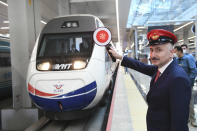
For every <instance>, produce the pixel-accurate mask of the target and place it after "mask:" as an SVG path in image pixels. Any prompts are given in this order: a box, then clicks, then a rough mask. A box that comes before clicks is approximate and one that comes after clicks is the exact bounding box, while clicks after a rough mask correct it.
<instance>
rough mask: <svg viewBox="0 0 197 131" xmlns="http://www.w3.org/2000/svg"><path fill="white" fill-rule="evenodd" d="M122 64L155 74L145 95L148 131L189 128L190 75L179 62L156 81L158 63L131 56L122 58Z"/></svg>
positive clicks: (167, 69)
mask: <svg viewBox="0 0 197 131" xmlns="http://www.w3.org/2000/svg"><path fill="white" fill-rule="evenodd" d="M121 65H123V66H126V67H130V68H132V69H134V70H137V71H139V72H141V73H143V74H146V75H149V76H151V77H152V80H151V82H150V90H149V92H148V94H147V98H146V99H147V103H148V111H147V115H146V123H147V130H148V131H189V129H188V126H187V123H188V117H189V103H190V97H191V88H190V86H189V78H188V76H187V74H186V73H185V71H184V70H183V69H182V68H181V67H180V66H179V65H178V64H177V63H176V61H172V62H171V63H170V65H169V66H168V67H167V68H166V69H165V71H164V72H163V73H162V74H161V76H160V77H159V78H158V80H157V81H156V82H155V83H154V79H155V76H156V73H157V70H158V68H157V66H154V65H147V64H144V63H142V62H139V61H137V60H134V59H132V58H128V57H124V58H123V60H122V63H121Z"/></svg>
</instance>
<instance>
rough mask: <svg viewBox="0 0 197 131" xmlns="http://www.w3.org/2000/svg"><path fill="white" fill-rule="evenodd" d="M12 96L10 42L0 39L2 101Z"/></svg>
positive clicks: (0, 87)
mask: <svg viewBox="0 0 197 131" xmlns="http://www.w3.org/2000/svg"><path fill="white" fill-rule="evenodd" d="M11 95H12V73H11V60H10V42H9V39H8V38H5V37H0V99H4V98H7V97H10V96H11Z"/></svg>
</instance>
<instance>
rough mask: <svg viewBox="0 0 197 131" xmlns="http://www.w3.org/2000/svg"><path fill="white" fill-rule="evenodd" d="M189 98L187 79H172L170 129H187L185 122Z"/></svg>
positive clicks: (189, 91) (180, 130)
mask: <svg viewBox="0 0 197 131" xmlns="http://www.w3.org/2000/svg"><path fill="white" fill-rule="evenodd" d="M190 98H191V88H190V86H189V79H187V78H184V77H179V78H176V79H175V80H173V83H172V86H170V116H171V120H170V121H171V128H170V131H189V130H188V125H187V124H188V117H189V103H190Z"/></svg>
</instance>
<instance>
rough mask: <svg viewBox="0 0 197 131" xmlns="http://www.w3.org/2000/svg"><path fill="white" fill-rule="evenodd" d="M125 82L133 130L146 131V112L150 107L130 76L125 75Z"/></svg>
mask: <svg viewBox="0 0 197 131" xmlns="http://www.w3.org/2000/svg"><path fill="white" fill-rule="evenodd" d="M122 69H123V68H122ZM122 72H124V71H122ZM124 80H125V86H126V90H127V96H128V103H129V109H130V114H131V120H132V127H133V130H134V131H146V130H147V129H146V112H147V108H148V106H147V104H146V103H145V101H144V99H143V97H142V95H141V94H140V92H139V90H138V88H137V87H136V85H135V83H134V81H133V80H132V78H131V77H130V75H129V74H125V75H124Z"/></svg>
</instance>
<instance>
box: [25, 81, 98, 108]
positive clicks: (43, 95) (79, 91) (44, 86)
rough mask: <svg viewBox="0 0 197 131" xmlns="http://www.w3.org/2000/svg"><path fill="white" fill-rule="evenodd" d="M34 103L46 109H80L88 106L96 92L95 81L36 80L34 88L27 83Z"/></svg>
mask: <svg viewBox="0 0 197 131" xmlns="http://www.w3.org/2000/svg"><path fill="white" fill-rule="evenodd" d="M28 90H29V92H30V96H31V98H32V100H33V101H34V103H35V104H36V105H37V106H39V107H40V108H41V109H43V110H46V111H69V110H81V109H83V108H85V107H86V106H88V105H89V104H90V103H91V102H92V100H93V99H94V97H95V96H96V92H97V84H96V81H93V82H91V83H89V84H86V85H85V84H84V82H83V81H82V80H61V81H60V80H58V81H53V80H52V81H38V82H37V84H36V86H35V88H34V87H32V86H31V85H30V84H29V85H28Z"/></svg>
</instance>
